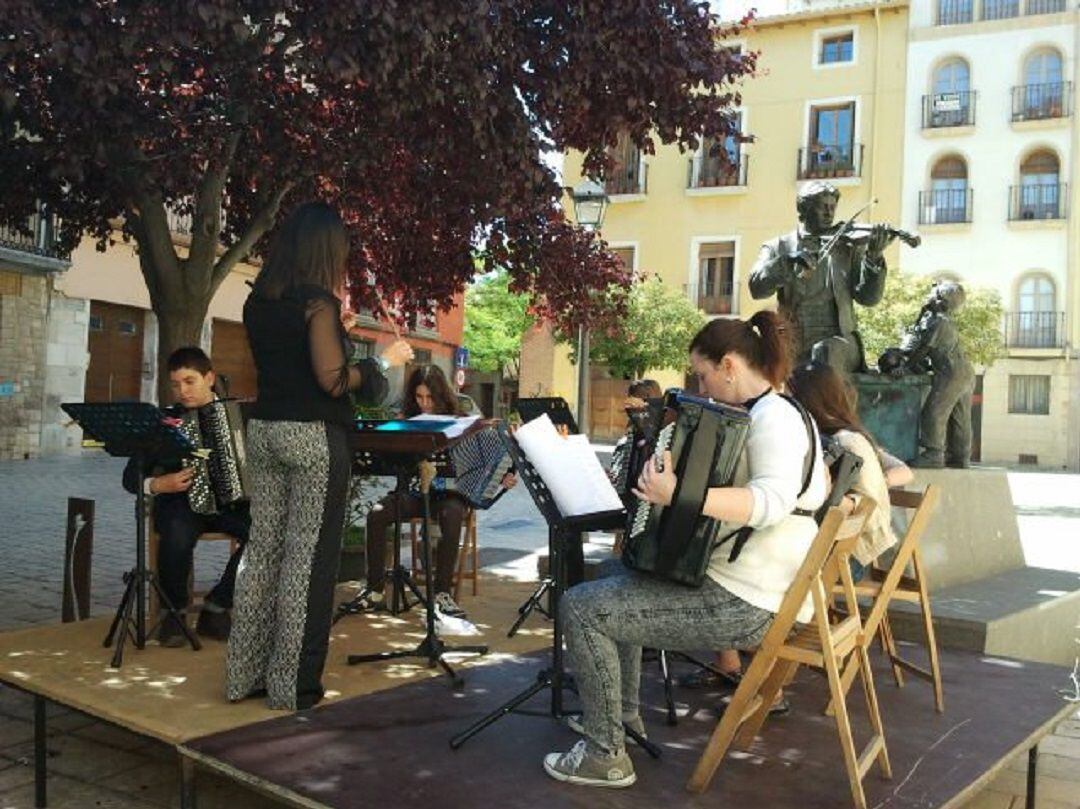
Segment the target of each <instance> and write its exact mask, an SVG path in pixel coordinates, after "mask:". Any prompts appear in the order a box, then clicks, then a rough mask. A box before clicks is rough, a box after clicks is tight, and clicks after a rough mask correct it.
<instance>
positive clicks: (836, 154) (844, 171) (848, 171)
mask: <svg viewBox="0 0 1080 809" xmlns="http://www.w3.org/2000/svg"><path fill="white" fill-rule="evenodd" d="M862 159H863V145H862V144H861V143H853V144H852V143H815V144H813V145H811V146H809V147H803V148H801V149H799V155H798V162H797V163H796V164H795V171H796V176H797V177H798V178H799V179H800V180H816V179H834V178H839V177H861V176H862V162H863V160H862Z"/></svg>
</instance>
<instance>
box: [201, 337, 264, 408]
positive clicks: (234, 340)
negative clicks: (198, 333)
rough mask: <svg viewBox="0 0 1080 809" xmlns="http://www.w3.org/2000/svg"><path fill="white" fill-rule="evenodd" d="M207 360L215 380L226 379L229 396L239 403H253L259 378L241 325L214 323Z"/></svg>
mask: <svg viewBox="0 0 1080 809" xmlns="http://www.w3.org/2000/svg"><path fill="white" fill-rule="evenodd" d="M210 360H211V362H213V364H214V370H215V371H216V372H217V375H218V378H219V379H220V378H221V377H222V376H225V377H228V381H229V385H228V390H229V395H230V396H235V397H237V398H239V399H253V398H255V396H256V395H257V394H258V376H257V374H256V373H255V359H254V358H253V357H252V356H251V347H250V346H249V345H248V338H247V329H245V328H244V324H243V323H236V322H234V321H231V320H218V319H217V318H215V319H214V336H213V339H212V340H211V347H210Z"/></svg>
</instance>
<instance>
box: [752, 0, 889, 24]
mask: <svg viewBox="0 0 1080 809" xmlns="http://www.w3.org/2000/svg"><path fill="white" fill-rule="evenodd" d="M909 5H910V0H883V1H882V2H873V3H850V4H844V5H835V6H829V7H828V8H813V9H807V10H806V11H795V12H792V13H790V14H773V15H770V16H768V17H756V18H754V20H753V21H751V23H750V24H749V25H748V26H747V28H748V30H750V31H753V30H755V29H760V28H775V27H779V26H784V25H790V24H793V23H810V22H814V23H817V22H824V21H826V20H838V19H850V18H851V17H855V16H862V15H871V14H873V13H874V12H875V11H893V12H899V11H903V10H905V9H907V8H908V6H909Z"/></svg>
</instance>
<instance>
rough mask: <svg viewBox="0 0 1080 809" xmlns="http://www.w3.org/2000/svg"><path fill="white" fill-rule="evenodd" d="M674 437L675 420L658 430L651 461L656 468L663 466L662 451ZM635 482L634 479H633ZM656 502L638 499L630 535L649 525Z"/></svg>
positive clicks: (669, 445) (636, 533)
mask: <svg viewBox="0 0 1080 809" xmlns="http://www.w3.org/2000/svg"><path fill="white" fill-rule="evenodd" d="M674 438H675V422H672V423H671V424H669V425H667V426H666V427H664V428H663V429H661V430H660V433H659V435H657V437H656V450H655V451H654V452H653V457H652V461H653V463H654V464H656V466H657V468H658V469H660V468H662V467H663V462H664V453H665V452H666V451H668V450H670V449H671V443H672V441H673V440H674ZM635 484H636V481H635ZM656 510H657V508H656V504H654V503H650V502H648V501H647V500H638V501H637V502H636V504H635V506H634V515H633V517H631V520H630V531H629V533H630V536H631V537H636V536H640V535H641V533H642V532H643V531H644V530H645V529H646V528H647V527H648V525H649V517H651V516H652V514H653V512H654V511H656Z"/></svg>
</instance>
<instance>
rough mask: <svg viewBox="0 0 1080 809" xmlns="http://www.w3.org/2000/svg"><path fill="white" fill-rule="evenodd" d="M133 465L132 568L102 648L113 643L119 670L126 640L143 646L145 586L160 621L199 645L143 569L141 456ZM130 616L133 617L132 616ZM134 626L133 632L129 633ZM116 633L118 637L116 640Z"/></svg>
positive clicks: (193, 645) (194, 646)
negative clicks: (157, 605)
mask: <svg viewBox="0 0 1080 809" xmlns="http://www.w3.org/2000/svg"><path fill="white" fill-rule="evenodd" d="M135 465H136V468H137V469H138V475H139V477H138V488H137V489H136V491H137V492H138V494H136V495H135V543H136V547H135V567H133V568H131V570H129V571H127V572H126V573H124V579H123V580H124V583H125V585H126V586H125V587H124V595H123V596H122V597H121V599H120V606H118V607H117V608H116V615H114V616H113V620H112V624H110V625H109V632H108V634H107V635H106V636H105V641H104V642H103V643H102V646H104V647H106V648H108V647H110V646H112V645H113V641H114V640H116V650H115V651H114V652H113V656H112V661H111V662H110V664H109V665H110V667H111V668H114V669H118V668H120V666H121V664H122V663H123V660H124V644H125V642H126V641H127V639H128V638H129V637H130V638H131V640H132V642H133V643H134V644H135V648H136V649H142V648H144V647H145V646H146V635H147V631H146V586H147V584H149V585H150V586H151V587H153V588H154V591H155V592H156V593H157V595H158V599H159V600H160V604H161V605H162V606H163V607H164V610H163V612H164V615H163V617H162V619H161V620H162V621H167V620H169V619H170V618H172V619H173V620H174V621H176V623H177V624H178V625H179V627H180V629H181V631H182V632H183V633H184V637H185V638H187V642H188V643H189V644H191V648H192V649H194V650H195V651H199V649H201V648H202V644H201V643H199V639H198V638H197V637H196V636H195V633H194V632H192V631H191V630H190V629H189V628H188V625H187V620H186V619H185V617H184V616H183V614H182V613H181V612H180V611H179V610H177V609H176V607H175V606H173V603H172V601H170V600H169V597H168V596H167V595H165V592H164V590H162V589H161V583H160V582H159V581H158V580H157V576H155V575H154V573H153V572H152V571H149V570H147V569H146V495H144V494H143V491H144V485H145V483H146V473H145V469H144V466H143V457H142V454H141V453H138V454H136V455H135ZM132 613H134V616H132ZM132 625H134V631H133V630H132ZM117 633H119V637H117Z"/></svg>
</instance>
